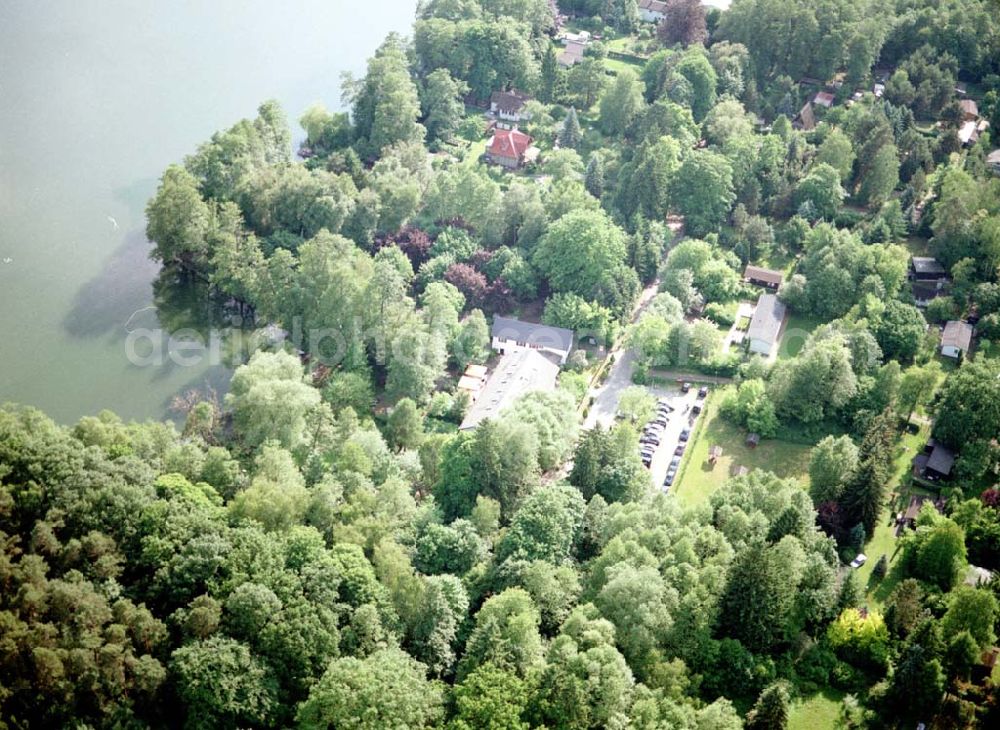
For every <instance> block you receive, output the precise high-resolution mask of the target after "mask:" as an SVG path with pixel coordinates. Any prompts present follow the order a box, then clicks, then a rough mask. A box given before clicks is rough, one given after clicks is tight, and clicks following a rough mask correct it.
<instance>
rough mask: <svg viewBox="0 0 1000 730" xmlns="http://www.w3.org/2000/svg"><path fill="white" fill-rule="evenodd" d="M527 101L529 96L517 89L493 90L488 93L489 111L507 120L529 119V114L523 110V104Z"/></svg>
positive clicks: (529, 98)
mask: <svg viewBox="0 0 1000 730" xmlns="http://www.w3.org/2000/svg"><path fill="white" fill-rule="evenodd" d="M529 101H531V97H530V96H529V95H528V94H526V93H525V92H523V91H518V90H517V89H509V90H507V91H494V92H493V93H492V94H491V95H490V111H491V112H492V113H493V114H496V116H497V118H498V119H503V120H504V121H507V122H521V121H525V120H528V119H531V115H530V114H526V113H525V112H524V105H525V104H527V103H528V102H529Z"/></svg>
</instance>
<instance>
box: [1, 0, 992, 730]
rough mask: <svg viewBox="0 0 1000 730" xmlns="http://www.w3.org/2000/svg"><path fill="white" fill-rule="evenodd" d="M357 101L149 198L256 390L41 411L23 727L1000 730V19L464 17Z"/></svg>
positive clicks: (7, 611) (235, 149) (10, 478)
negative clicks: (230, 316) (74, 415)
mask: <svg viewBox="0 0 1000 730" xmlns="http://www.w3.org/2000/svg"><path fill="white" fill-rule="evenodd" d="M340 81H341V87H342V92H341V94H342V95H341V98H340V99H339V100H338V99H327V103H328V104H329V105H330V107H332V108H342V109H345V111H328V109H327V107H326V106H323V105H322V104H316V105H315V106H312V107H310V108H309V109H307V110H306V111H305V113H304V114H303V115H302V116H301V119H299V120H298V122H299V125H300V127H301V132H298V131H296V132H293V131H292V129H291V127H290V125H289V122H288V120H287V118H286V116H285V112H284V111H283V110H282V108H281V107H280V105H279V104H278V103H277V102H275V101H265V102H263V103H262V104H261V105H260V107H259V109H258V113H257V115H256V117H254V118H252V119H245V120H242V121H239V122H237V123H236V124H234V125H233V126H231V127H230V128H228V129H225V130H222V131H219V132H217V133H216V134H214V135H213V136H212V137H211V139H209V140H207V141H205V142H204V143H203V144H201V145H200V146H198V147H197V149H194V150H192V151H191V154H190V155H188V156H187V157H185V158H184V159H183V160H180V161H178V162H177V164H174V165H171V166H170V167H169V168H167V169H166V170H165V171H164V172H163V174H162V177H161V178H160V180H159V184H158V187H157V189H156V192H155V195H154V196H153V197H152V199H150V200H149V202H148V205H147V208H146V213H147V237H148V238H149V240H150V241H151V243H152V256H153V258H154V259H155V260H156V261H158V262H160V263H161V264H162V266H163V272H162V274H161V284H160V285H161V286H163V287H165V288H166V289H170V288H171V287H177V288H180V287H183V286H186V285H187V282H190V281H199V282H201V283H202V285H203V286H205V287H206V288H207V289H208V290H210V291H211V293H212V296H213V297H216V298H217V299H219V300H221V301H224V302H225V306H226V307H227V308H228V309H229V310H230V311H231V312H232V313H235V314H238V315H239V317H240V318H241V320H242V322H243V323H244V324H245V326H246V327H247V329H250V330H255V331H257V333H258V334H261V333H265V334H266V336H259V337H255V338H251V339H250V340H248V341H252V342H253V343H255V345H254V349H253V351H251V352H246V353H243V354H242V355H243V356H242V357H241V359H240V360H239V361H238V362H237V363H236V365H237V366H236V367H235V368H234V372H233V375H232V379H231V383H230V385H229V389H228V392H226V393H225V394H224V395H221V396H216V395H215V394H214V393H209V392H204V393H193V394H185V396H184V397H183V398H179V399H178V401H177V404H178V406H179V408H180V410H179V412H178V419H177V421H176V422H146V423H126V422H124V421H123V420H121V419H120V418H118V417H117V416H116V415H115V414H113V413H111V412H102V413H100V414H98V415H95V416H88V417H85V418H82V419H81V420H80V421H79V422H77V423H76V424H73V425H59V424H56V423H54V422H53V421H52V420H50V419H49V418H48V417H46V416H45V415H44V414H43V413H41V412H39V411H38V410H36V409H33V408H31V407H27V406H20V405H15V404H7V405H4V406H3V407H0V542H2V544H3V557H2V560H0V728H10V729H11V730H14V729H20V728H53V727H70V726H72V727H95V728H96V727H116V728H133V727H135V728H139V727H154V728H160V727H163V728H167V727H184V728H248V727H253V728H258V727H259V728H281V727H301V728H358V729H362V728H363V729H371V730H376V729H377V730H381V729H383V728H396V729H400V730H403V729H409V730H416V729H418V728H448V729H449V730H473V729H475V728H490V729H492V730H528V729H529V728H548V727H552V728H563V729H566V730H570V729H573V730H577V729H579V730H585V729H593V730H598V729H603V728H613V729H617V730H626V729H631V728H634V729H636V730H660V729H662V730H668V729H669V730H738V729H739V728H743V727H746V728H751V729H755V730H757V729H759V730H765V729H766V730H774V729H779V730H784V729H785V728H789V729H790V730H800V729H805V728H808V730H826V729H831V728H868V727H871V728H883V727H884V728H893V727H908V728H912V727H927V728H978V727H983V728H988V727H997V726H998V722H1000V707H998V701H1000V696H998V689H997V688H998V686H1000V670H998V669H997V664H998V659H1000V648H998V647H997V646H996V644H997V632H996V629H997V620H998V618H1000V609H998V598H1000V579H994V574H995V572H996V571H997V570H1000V489H998V486H997V482H998V476H997V475H998V469H1000V446H998V442H1000V279H998V273H1000V272H998V267H1000V149H998V148H1000V142H998V141H997V140H1000V136H998V135H1000V3H998V2H997V0H811V1H810V2H794V1H793V0H734V1H733V2H732V5H731V6H729V7H727V9H725V10H719V9H717V8H713V7H708V6H706V5H703V4H702V3H701V2H699V1H698V0H664V1H663V2H660V1H659V0H638V2H637V0H559V2H556V1H555V0H426V1H425V2H421V3H420V4H419V7H418V8H417V11H416V17H415V20H414V23H413V27H412V32H411V33H410V35H408V36H406V37H403V36H398V35H390V36H389V37H387V38H386V39H385V41H384V42H383V43H382V45H380V46H379V48H378V49H377V50H376V51H375V52H374V55H373V56H372V57H371V58H370V59H368V62H367V70H366V72H365V73H364V74H363V75H362V76H360V77H359V78H353V77H350V76H346V77H344V78H343V79H341V80H340ZM336 85H337V83H336V81H334V82H333V83H331V84H328V85H327V87H328V88H329V87H335V86H336ZM319 93H321V92H320V91H319V90H318V91H317V94H319ZM293 141H295V144H293ZM150 143H151V144H155V140H150ZM80 387H86V386H85V384H83V383H81V385H80Z"/></svg>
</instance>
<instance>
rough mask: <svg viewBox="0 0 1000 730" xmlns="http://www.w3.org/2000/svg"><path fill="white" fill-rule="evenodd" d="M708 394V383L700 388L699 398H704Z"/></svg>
mask: <svg viewBox="0 0 1000 730" xmlns="http://www.w3.org/2000/svg"><path fill="white" fill-rule="evenodd" d="M707 395H708V386H707V385H703V386H701V387H700V388H698V397H699V398H704V397H705V396H707Z"/></svg>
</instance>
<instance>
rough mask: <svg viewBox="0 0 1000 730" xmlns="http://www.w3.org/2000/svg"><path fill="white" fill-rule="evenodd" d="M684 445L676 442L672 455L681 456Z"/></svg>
mask: <svg viewBox="0 0 1000 730" xmlns="http://www.w3.org/2000/svg"><path fill="white" fill-rule="evenodd" d="M685 447H686V444H677V448H676V449H674V456H683V455H684V448H685Z"/></svg>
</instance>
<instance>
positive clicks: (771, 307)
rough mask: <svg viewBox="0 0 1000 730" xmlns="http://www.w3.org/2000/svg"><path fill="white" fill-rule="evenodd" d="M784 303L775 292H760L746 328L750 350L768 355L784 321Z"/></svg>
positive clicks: (773, 347) (772, 349) (773, 346)
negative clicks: (748, 325)
mask: <svg viewBox="0 0 1000 730" xmlns="http://www.w3.org/2000/svg"><path fill="white" fill-rule="evenodd" d="M785 312H786V310H785V304H784V302H782V301H781V300H780V299H778V297H777V295H775V294H761V295H760V299H758V300H757V308H756V309H755V310H754V312H753V317H751V318H750V327H749V328H748V329H747V342H748V344H747V348H748V349H749V350H750V352H755V353H757V354H758V355H764V356H765V357H768V356H770V355H771V353H772V352H773V351H774V349H775V347H777V344H778V337H779V336H780V334H781V328H782V326H783V325H784V323H785Z"/></svg>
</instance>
